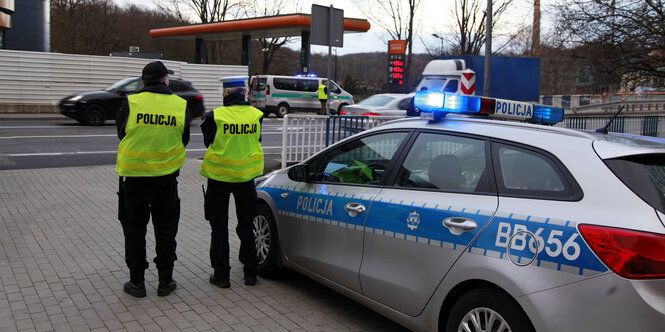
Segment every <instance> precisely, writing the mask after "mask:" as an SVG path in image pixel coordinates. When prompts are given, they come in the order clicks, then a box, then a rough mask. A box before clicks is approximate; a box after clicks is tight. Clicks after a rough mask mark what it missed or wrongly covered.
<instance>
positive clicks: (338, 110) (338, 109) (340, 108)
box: [335, 104, 348, 115]
mask: <svg viewBox="0 0 665 332" xmlns="http://www.w3.org/2000/svg"><path fill="white" fill-rule="evenodd" d="M346 105H348V104H341V105H339V107H338V108H337V113H335V115H338V114H339V112H341V111H342V107H344V106H346Z"/></svg>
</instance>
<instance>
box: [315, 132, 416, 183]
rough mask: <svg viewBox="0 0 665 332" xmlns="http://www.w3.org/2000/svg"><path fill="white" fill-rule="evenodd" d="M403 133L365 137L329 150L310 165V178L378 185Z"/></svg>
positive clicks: (402, 138)
mask: <svg viewBox="0 0 665 332" xmlns="http://www.w3.org/2000/svg"><path fill="white" fill-rule="evenodd" d="M406 136H407V133H406V132H389V133H381V134H376V135H371V136H365V137H361V138H358V139H355V140H353V141H351V142H348V143H346V144H343V145H341V146H339V147H337V148H335V149H334V150H332V151H329V152H327V153H325V154H323V155H321V156H320V157H319V158H317V159H316V160H314V161H313V162H312V163H311V164H310V172H311V173H312V174H313V175H314V181H322V182H340V183H349V184H364V185H378V184H379V183H380V182H381V178H382V177H383V175H384V174H385V173H386V168H387V166H388V163H389V162H390V160H391V159H392V158H393V156H394V155H395V152H396V151H397V149H398V148H399V146H400V144H402V142H403V141H404V139H405V138H406Z"/></svg>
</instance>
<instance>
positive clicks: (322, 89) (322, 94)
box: [319, 84, 328, 99]
mask: <svg viewBox="0 0 665 332" xmlns="http://www.w3.org/2000/svg"><path fill="white" fill-rule="evenodd" d="M325 88H326V86H325V84H321V85H319V99H328V95H327V94H326V90H325Z"/></svg>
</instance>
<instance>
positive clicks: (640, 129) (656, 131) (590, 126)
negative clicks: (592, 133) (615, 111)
mask: <svg viewBox="0 0 665 332" xmlns="http://www.w3.org/2000/svg"><path fill="white" fill-rule="evenodd" d="M610 118H611V116H576V117H566V118H565V119H564V121H563V122H561V123H558V124H557V125H556V127H563V128H571V129H584V130H596V129H598V128H602V127H605V125H606V124H607V122H608V121H609V120H610ZM608 131H610V132H614V133H625V134H633V135H643V136H651V137H660V138H665V116H659V115H654V116H619V117H617V118H616V119H614V121H612V124H610V126H609V127H608Z"/></svg>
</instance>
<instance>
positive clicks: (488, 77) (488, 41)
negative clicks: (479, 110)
mask: <svg viewBox="0 0 665 332" xmlns="http://www.w3.org/2000/svg"><path fill="white" fill-rule="evenodd" d="M486 11H487V21H486V23H485V25H486V26H487V30H486V31H485V75H484V80H483V95H484V96H485V97H491V96H490V93H491V92H492V89H491V86H490V85H491V82H492V0H487V9H486Z"/></svg>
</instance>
